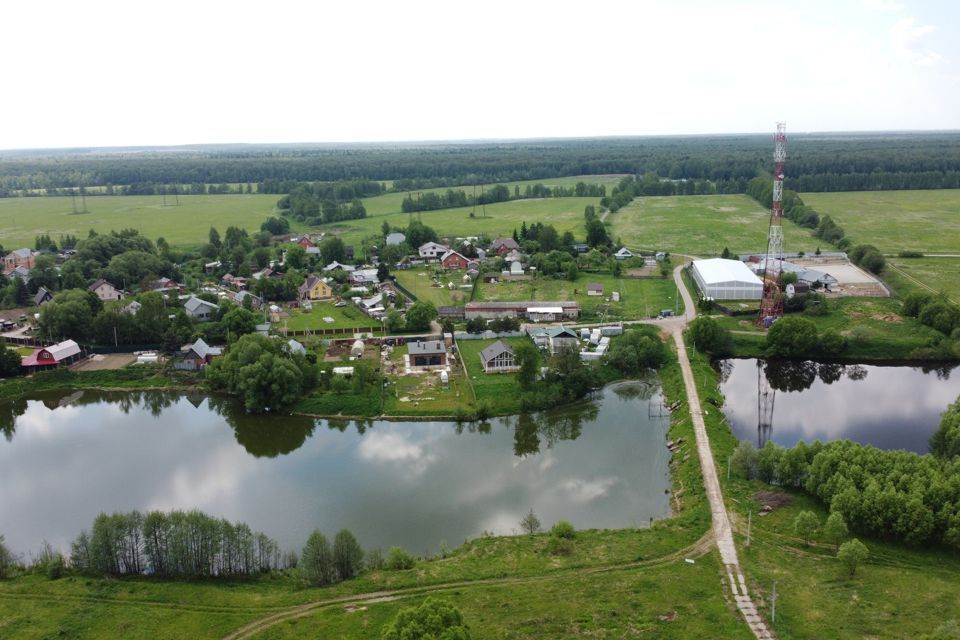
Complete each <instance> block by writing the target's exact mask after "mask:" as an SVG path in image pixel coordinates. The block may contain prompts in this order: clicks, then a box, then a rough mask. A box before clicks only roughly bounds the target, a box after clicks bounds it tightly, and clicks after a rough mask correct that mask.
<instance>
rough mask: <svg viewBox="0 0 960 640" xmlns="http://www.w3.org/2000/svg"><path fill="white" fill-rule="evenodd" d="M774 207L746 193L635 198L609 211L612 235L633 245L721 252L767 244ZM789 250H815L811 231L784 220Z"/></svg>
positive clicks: (687, 251)
mask: <svg viewBox="0 0 960 640" xmlns="http://www.w3.org/2000/svg"><path fill="white" fill-rule="evenodd" d="M769 219H770V212H769V211H767V210H766V209H764V208H763V207H761V206H760V205H759V204H757V203H756V202H755V201H754V200H752V199H751V198H749V197H748V196H745V195H720V196H655V197H642V198H636V199H634V201H633V202H632V203H630V204H629V205H627V206H626V207H624V208H623V209H620V210H619V211H618V212H616V213H611V214H610V216H609V217H608V218H607V222H609V223H611V224H612V229H611V235H612V237H613V238H614V239H616V238H619V239H620V241H621V242H623V244H625V245H627V246H628V247H630V248H631V249H650V250H657V251H670V252H672V253H683V254H687V255H695V256H698V257H704V258H708V257H715V256H719V255H720V254H721V253H722V252H723V249H724V247H726V248H729V249H730V251H732V252H734V253H737V254H740V253H755V252H762V251H766V249H767V230H768V227H769V225H768V224H767V223H768V221H769ZM783 229H784V250H785V251H808V252H812V251H814V250H815V249H816V248H817V246H818V244H820V243H819V241H818V240H817V239H816V238H814V237H812V236H811V235H810V231H809V230H807V229H803V228H801V227H798V226H797V225H795V224H793V223H792V222H790V221H789V220H784V221H783Z"/></svg>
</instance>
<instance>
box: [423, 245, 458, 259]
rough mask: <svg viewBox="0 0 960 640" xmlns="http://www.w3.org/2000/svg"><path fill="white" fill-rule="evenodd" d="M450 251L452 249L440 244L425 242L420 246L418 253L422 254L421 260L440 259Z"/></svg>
mask: <svg viewBox="0 0 960 640" xmlns="http://www.w3.org/2000/svg"><path fill="white" fill-rule="evenodd" d="M449 250H450V247H448V246H445V245H442V244H438V243H436V242H425V243H424V244H422V245H420V248H419V249H418V250H417V252H418V253H419V254H420V257H421V258H439V257H440V256H442V255H443V254H445V253H446V252H447V251H449Z"/></svg>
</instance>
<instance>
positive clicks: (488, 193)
mask: <svg viewBox="0 0 960 640" xmlns="http://www.w3.org/2000/svg"><path fill="white" fill-rule="evenodd" d="M394 188H397V184H396V183H395V184H394ZM606 193H607V188H606V187H605V186H604V185H601V184H587V183H585V182H578V183H577V184H576V185H575V186H573V187H563V186H554V187H548V186H545V185H542V184H535V185H526V186H525V187H524V188H523V190H521V189H520V186H519V185H515V186H514V188H513V192H511V191H510V189H509V188H508V187H507V186H506V185H502V184H498V185H494V186H493V187H486V186H484V187H483V188H482V189H481V191H480V193H478V194H473V193H469V194H468V193H467V192H466V191H464V190H463V189H457V190H454V189H447V191H446V192H445V193H437V192H434V191H428V192H426V193H417V194H416V196H414V194H412V193H411V194H409V195H407V197H406V198H404V199H403V204H402V205H401V209H402V210H403V212H404V213H410V212H413V211H435V210H437V209H452V208H454V207H473V206H478V205H485V204H493V203H495V202H508V201H510V200H523V199H529V198H573V197H576V198H602V197H603V196H605V195H606Z"/></svg>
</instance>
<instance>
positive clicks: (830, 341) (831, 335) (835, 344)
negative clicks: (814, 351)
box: [820, 329, 847, 355]
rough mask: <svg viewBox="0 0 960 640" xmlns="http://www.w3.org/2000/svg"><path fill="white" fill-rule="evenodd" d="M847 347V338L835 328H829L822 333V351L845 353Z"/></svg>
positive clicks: (828, 353) (831, 353)
mask: <svg viewBox="0 0 960 640" xmlns="http://www.w3.org/2000/svg"><path fill="white" fill-rule="evenodd" d="M846 348H847V339H846V338H845V337H844V336H842V335H840V334H839V333H838V332H837V331H836V330H835V329H827V330H826V331H824V332H823V333H821V334H820V351H821V352H823V353H825V354H827V355H836V354H838V353H843V351H844V350H845V349H846Z"/></svg>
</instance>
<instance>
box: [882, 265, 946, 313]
mask: <svg viewBox="0 0 960 640" xmlns="http://www.w3.org/2000/svg"><path fill="white" fill-rule="evenodd" d="M883 278H884V280H885V281H886V282H888V283H889V284H890V286H891V287H893V288H894V290H895V291H896V292H897V295H899V296H901V297H902V296H904V295H906V294H908V293H910V292H911V291H914V290H918V289H919V290H924V291H930V292H931V293H941V292H942V293H945V294H947V296H948V297H949V298H951V299H952V300H953V301H954V302H958V303H960V258H888V259H887V270H886V271H885V272H884V274H883Z"/></svg>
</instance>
